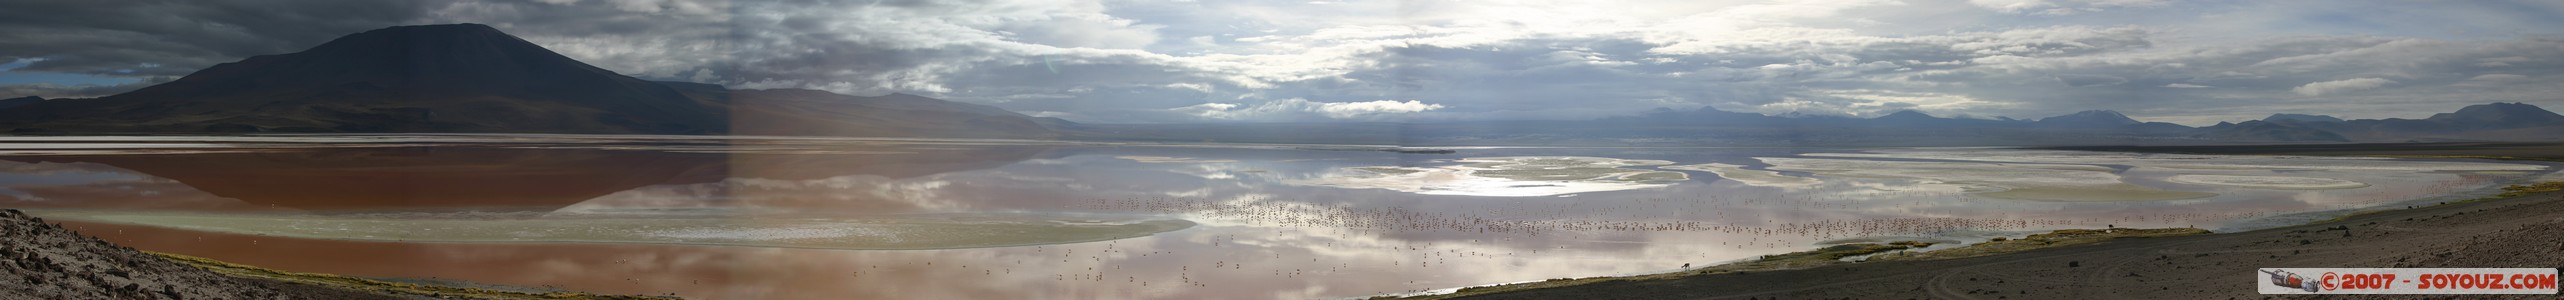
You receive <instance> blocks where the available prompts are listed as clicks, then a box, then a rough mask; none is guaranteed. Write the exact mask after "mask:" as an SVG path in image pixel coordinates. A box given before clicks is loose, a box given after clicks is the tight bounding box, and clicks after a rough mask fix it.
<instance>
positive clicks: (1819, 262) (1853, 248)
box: [1373, 241, 1932, 299]
mask: <svg viewBox="0 0 2564 300" xmlns="http://www.w3.org/2000/svg"><path fill="white" fill-rule="evenodd" d="M1930 246H1932V243H1928V242H1917V241H1900V242H1893V243H1886V244H1878V243H1861V244H1842V245H1833V246H1827V247H1825V248H1818V249H1816V250H1809V251H1800V252H1790V253H1784V254H1778V255H1768V256H1763V257H1762V258H1757V259H1754V260H1750V261H1744V262H1737V263H1730V264H1723V265H1716V266H1710V267H1705V268H1697V269H1690V270H1683V271H1682V272H1673V273H1662V274H1650V275H1637V276H1605V277H1586V278H1559V279H1550V280H1547V281H1541V282H1526V283H1517V284H1506V285H1493V286H1480V287H1469V288H1462V289H1460V290H1458V291H1454V292H1452V293H1450V294H1440V295H1421V296H1414V297H1404V298H1401V297H1374V298H1373V299H1450V298H1458V297H1462V296H1471V295H1485V294H1493V293H1501V292H1508V291H1520V290H1533V289H1544V288H1555V287H1564V286H1573V285H1582V284H1589V283H1597V282H1610V281H1621V280H1666V279H1678V278H1683V277H1688V276H1696V275H1705V274H1719V273H1733V272H1752V271H1774V270H1792V269H1806V268H1814V267H1822V266H1829V265H1837V264H1849V263H1853V262H1846V261H1843V258H1845V257H1853V256H1861V255H1871V254H1879V253H1886V252H1889V251H1897V250H1906V249H1917V248H1923V247H1930Z"/></svg>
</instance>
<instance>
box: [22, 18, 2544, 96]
mask: <svg viewBox="0 0 2564 300" xmlns="http://www.w3.org/2000/svg"><path fill="white" fill-rule="evenodd" d="M2237 2H2243V3H2237ZM0 8H5V9H0V36H6V37H7V38H0V97H11V96H18V95H41V96H46V97H53V98H60V97H87V96H98V95H105V94H112V93H115V92H118V91H123V90H129V89H132V88H135V87H139V86H141V85H147V84H151V83H155V82H160V81H166V80H169V79H171V78H174V77H175V76H183V75H185V74H187V73H189V72H192V71H194V70H197V69H200V68H203V67H206V66H209V65H212V64H216V63H222V62H229V61H234V60H239V59H241V58H244V57H247V56H251V55H260V54H275V53H287V52H293V51H299V50H301V49H303V48H307V47H311V46H313V45H318V44H320V43H322V42H325V41H328V40H329V39H330V38H334V37H337V36H340V35H344V34H349V33H355V32H360V31H364V30H367V29H373V28H379V27H385V26H392V25H407V24H439V23H466V22H468V23H483V24H489V25H492V26H495V27H498V28H500V29H502V30H506V31H508V32H509V33H512V34H516V35H518V36H521V37H524V38H526V39H528V40H531V41H534V42H536V43H539V44H542V45H544V46H546V47H549V48H552V49H553V50H555V51H560V52H562V53H564V54H567V55H569V56H570V57H574V58H578V59H580V60H583V61H586V62H588V63H590V64H594V65H597V66H599V67H604V68H607V69H611V70H615V71H619V72H623V73H627V74H632V75H635V76H640V77H644V78H651V79H658V80H683V81H696V82H707V83H718V84H724V85H728V86H731V87H733V88H811V89H824V90H830V91H836V92H840V93H847V94H856V95H879V94H885V93H892V92H900V93H911V94H920V95H927V96H933V97H939V98H944V99H950V100H956V101H965V102H972V103H981V104H989V105H995V106H998V107H1003V108H1007V109H1011V110H1015V111H1019V112H1024V113H1026V114H1032V115H1038V116H1053V117H1061V118H1067V119H1070V120H1075V121H1082V122H1102V123H1132V122H1204V121H1215V122H1286V121H1287V122H1299V121H1442V120H1491V119H1586V118H1596V117H1606V116H1614V115H1630V114H1635V113H1638V112H1641V111H1645V110H1648V109H1652V108H1658V107H1666V108H1674V109H1694V108H1701V107H1710V108H1716V109H1723V110H1731V111H1751V112H1761V113H1771V114H1781V113H1791V112H1796V113H1801V114H1824V115H1853V116H1875V115H1881V114H1885V113H1889V112H1894V111H1896V110H1906V109H1912V110H1920V111H1923V112H1927V113H1931V114H1934V115H1941V116H1976V117H1992V116H2010V117H2028V118H2035V117H2043V116H2052V115H2059V114H2065V113H2070V112H2074V111H2080V110H2088V109H2111V110H2118V111H2121V112H2125V113H2127V114H2128V115H2131V116H2134V117H2137V118H2139V119H2145V120H2150V121H2170V122H2178V123H2184V124H2191V125H2205V124H2212V123H2215V122H2217V121H2225V120H2245V119H2258V118H2260V117H2262V116H2265V115H2268V114H2269V113H2273V112H2298V113H2318V114H2331V115H2336V116H2342V117H2346V118H2384V117H2403V118H2420V117H2426V116H2428V115H2429V113H2432V112H2445V111H2453V110H2455V109H2457V108H2458V107H2462V106H2465V105H2468V104H2480V103H2487V102H2497V101H2498V102H2527V103H2530V104H2536V105H2539V106H2543V107H2548V108H2550V109H2564V84H2557V83H2559V82H2564V81H2559V80H2564V2H2557V1H2518V2H2503V1H2457V2H2419V1H2207V2H2189V1H2173V0H1953V1H1921V0H1916V1H1860V0H1824V1H1715V0H1711V1H1704V0H1667V1H1598V0H1568V1H1535V0H1483V1H1464V0H1389V1H1370V0H1344V1H1336V0H1321V1H1306V0H1301V1H1260V0H1257V1H1213V0H1196V1H1120V0H849V1H832V0H792V1H744V0H743V1H719V0H489V1H443V0H426V1H390V0H239V1H232V0H222V1H125V0H0Z"/></svg>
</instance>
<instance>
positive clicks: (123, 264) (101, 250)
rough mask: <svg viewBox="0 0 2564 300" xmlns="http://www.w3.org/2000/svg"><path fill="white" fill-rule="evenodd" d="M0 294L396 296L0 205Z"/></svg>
mask: <svg viewBox="0 0 2564 300" xmlns="http://www.w3.org/2000/svg"><path fill="white" fill-rule="evenodd" d="M0 270H5V271H0V272H6V274H0V299H399V298H396V297H391V296H384V295H376V294H370V293H362V292H356V291H349V290H340V289H332V288H326V287H319V286H311V285H302V284H294V283H286V282H278V281H270V280H261V279H250V278H237V277H231V276H224V275H222V274H216V273H214V272H212V271H206V270H205V269H199V268H196V267H192V266H188V265H184V264H180V263H177V262H173V261H169V260H166V259H161V258H160V257H159V256H155V255H151V254H149V253H143V252H142V251H136V250H134V249H133V248H126V247H121V246H116V245H115V244H109V243H107V242H106V241H101V240H98V239H97V238H92V237H89V236H83V235H80V234H79V233H74V232H71V231H70V230H65V229H63V228H62V226H61V225H57V224H48V223H44V219H41V218H35V217H30V216H27V214H26V213H22V212H19V211H18V210H14V209H13V210H6V211H0Z"/></svg>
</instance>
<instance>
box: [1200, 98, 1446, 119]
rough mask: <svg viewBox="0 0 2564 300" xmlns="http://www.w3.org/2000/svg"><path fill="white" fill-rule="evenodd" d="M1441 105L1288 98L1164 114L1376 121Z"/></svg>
mask: <svg viewBox="0 0 2564 300" xmlns="http://www.w3.org/2000/svg"><path fill="white" fill-rule="evenodd" d="M1442 107H1443V106H1442V105H1441V104H1428V103H1424V101H1416V100H1407V101H1403V102H1401V101H1396V100H1373V101H1363V102H1318V101H1309V100H1308V99H1300V98H1290V99H1282V100H1279V101H1272V102H1265V103H1261V104H1256V105H1253V106H1245V105H1239V104H1231V103H1203V104H1196V105H1192V106H1184V107H1177V108H1170V109H1167V110H1168V111H1173V112H1178V113H1184V114H1188V115H1193V116H1198V117H1201V118H1203V119H1212V120H1240V121H1285V120H1297V119H1302V118H1303V117H1307V116H1317V117H1324V118H1326V119H1338V120H1380V119H1381V118H1384V117H1387V116H1392V115H1401V114H1410V113H1417V112H1424V111H1429V110H1436V109H1442Z"/></svg>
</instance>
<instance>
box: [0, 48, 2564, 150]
mask: <svg viewBox="0 0 2564 300" xmlns="http://www.w3.org/2000/svg"><path fill="white" fill-rule="evenodd" d="M0 130H7V131H8V132H11V133H17V134H120V133H251V132H347V133H432V132H447V133H471V132H478V133H599V134H730V135H786V136H876V137H955V138H1024V139H1079V140H1110V141H1184V142H1197V141H1214V142H1265V143H1347V144H1401V145H1419V146H1432V145H1735V146H1772V145H1803V146H1836V145H1844V146H1849V145H1877V146H1889V145H1903V146H1924V145H1949V146H1961V145H1970V146H2000V145H2139V144H2259V143H2343V142H2417V141H2564V116H2558V115H2557V114H2555V113H2554V112H2550V111H2547V110H2545V109H2541V108H2538V107H2536V106H2533V105H2528V104H2523V103H2493V104H2483V105H2474V106H2467V107H2465V108H2461V109H2458V110H2457V111H2456V112H2450V113H2442V114H2438V115H2433V116H2431V117H2429V118H2425V119H2419V120H2413V119H2383V120H2370V119H2362V120H2343V119H2340V118H2335V117H2331V116H2321V115H2304V114H2289V113H2281V114H2274V115H2271V116H2270V117H2268V118H2264V119H2261V120H2252V121H2244V122H2242V123H2219V124H2217V125H2214V126H2207V127H2189V126H2183V125H2180V124H2173V123H2163V122H2145V121H2140V120H2137V119H2134V118H2129V117H2128V116H2127V115H2123V114H2120V113H2118V112H2114V111H2107V110H2092V111H2083V112H2077V113H2073V114H2067V115H2062V116H2055V117H2048V118H2041V119H2036V120H2018V119H2011V118H1997V119H1973V118H1944V117H1936V116H1932V115H1929V114H1925V113H1921V112H1915V111H1902V112H1896V113H1891V114H1887V115H1884V116H1879V117H1875V118H1852V117H1838V116H1803V115H1789V116H1769V115H1763V114H1755V113H1743V112H1729V111H1720V110H1716V109H1708V108H1703V109H1698V110H1690V111H1683V110H1674V109H1663V108H1659V109H1656V110H1652V111H1648V112H1645V113H1643V114H1639V115H1635V116H1628V117H1617V118H1605V119H1599V120H1581V121H1574V120H1570V121H1473V122H1436V123H1239V124H1080V123H1076V122H1069V121H1066V120H1060V119H1055V118H1035V117H1031V116H1026V115H1023V114H1019V113H1015V112H1011V111H1006V110H1004V109H999V108H996V107H990V106H985V105H977V104H968V103H959V102H951V101H944V100H937V99H933V98H928V97H923V96H916V95H907V94H890V95H883V96H872V97H864V96H851V95H842V94H835V93H830V92H826V91H818V90H801V89H771V90H734V89H728V88H725V87H722V86H719V85H712V84H700V83H684V82H654V81H647V80H642V79H638V78H633V77H630V76H624V75H621V74H616V73H614V72H612V71H608V70H605V69H601V68H597V67H595V66H590V65H588V64H586V63H582V62H579V61H577V60H574V59H571V58H569V57H566V56H562V55H560V54H558V53H554V52H552V51H550V50H548V49H544V48H543V47H541V46H538V45H535V44H533V43H530V42H526V41H525V40H522V39H518V38H516V37H514V36H510V35H508V34H506V33H503V32H500V31H499V30H498V29H495V28H491V27H489V26H484V25H479V24H452V25H423V26H399V27H391V28H384V29H377V30H372V31H366V32H363V33H357V34H353V35H348V36H345V37H340V38H338V39H336V40H332V41H330V42H328V43H324V44H321V45H320V46H316V47H312V48H311V49H308V50H304V51H302V52H296V53H288V54H277V55H262V56H255V57H250V58H248V59H244V60H241V61H238V62H232V63H225V64H219V65H215V66H213V67H210V68H206V69H204V70H201V71H197V72H196V73H194V74H189V75H187V76H186V77H182V78H179V79H178V80H175V81H171V82H168V83H162V84H159V85H154V86H150V87H145V88H142V89H139V90H135V91H132V92H127V93H123V94H117V95H111V96H106V97H100V98H94V99H43V98H37V97H22V98H12V99H0Z"/></svg>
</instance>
